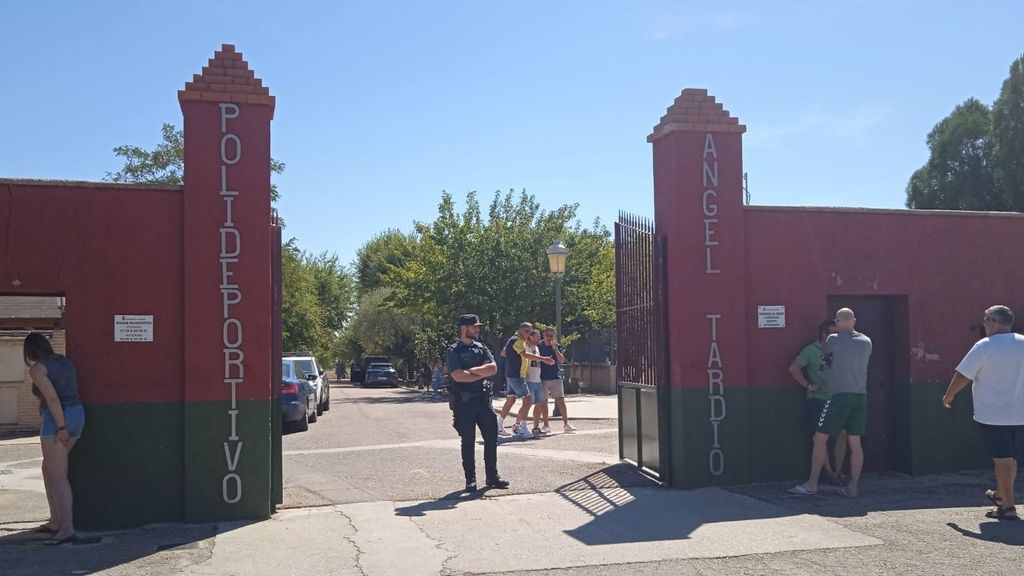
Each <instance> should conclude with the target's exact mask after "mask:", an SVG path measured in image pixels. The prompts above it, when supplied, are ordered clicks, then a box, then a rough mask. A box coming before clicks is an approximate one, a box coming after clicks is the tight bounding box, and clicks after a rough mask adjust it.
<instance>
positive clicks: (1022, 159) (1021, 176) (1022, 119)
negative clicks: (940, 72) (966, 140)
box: [992, 56, 1024, 212]
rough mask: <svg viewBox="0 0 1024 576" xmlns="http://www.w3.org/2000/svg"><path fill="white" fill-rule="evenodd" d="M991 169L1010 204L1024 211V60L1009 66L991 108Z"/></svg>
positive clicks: (1019, 210) (1017, 209) (1023, 58)
mask: <svg viewBox="0 0 1024 576" xmlns="http://www.w3.org/2000/svg"><path fill="white" fill-rule="evenodd" d="M992 165H993V172H994V176H995V179H996V183H997V186H998V187H999V189H1000V190H1001V191H1002V193H1003V195H1004V196H1005V198H1006V201H1007V202H1008V204H1009V205H1010V206H1012V207H1013V209H1014V210H1016V211H1018V212H1021V211H1024V56H1021V57H1020V58H1018V59H1016V60H1015V61H1014V62H1013V64H1011V65H1010V76H1009V78H1007V79H1006V81H1004V82H1003V88H1002V90H1001V91H1000V92H999V98H997V99H996V101H995V104H993V105H992Z"/></svg>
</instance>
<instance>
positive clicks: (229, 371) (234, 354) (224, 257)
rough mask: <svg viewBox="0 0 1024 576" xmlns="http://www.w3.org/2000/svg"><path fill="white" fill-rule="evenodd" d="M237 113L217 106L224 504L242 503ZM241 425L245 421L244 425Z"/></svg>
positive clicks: (230, 107) (235, 108)
mask: <svg viewBox="0 0 1024 576" xmlns="http://www.w3.org/2000/svg"><path fill="white" fill-rule="evenodd" d="M239 114H240V110H239V108H238V106H237V105H235V104H231V103H229V102H228V103H224V102H222V103H221V104H220V132H221V138H220V161H221V166H220V197H221V198H222V199H223V200H224V223H223V224H221V225H220V226H218V229H217V232H218V233H219V235H220V246H219V248H220V251H219V253H218V254H217V256H218V258H219V262H220V294H221V304H222V306H221V311H222V312H223V315H222V317H223V324H222V325H221V344H222V345H223V353H224V384H225V385H227V386H228V387H229V388H230V398H231V404H230V407H229V408H228V414H227V415H228V424H229V425H230V428H229V432H228V437H227V441H226V442H224V461H225V462H224V464H225V467H226V468H227V471H226V473H225V474H224V477H223V478H222V479H221V497H222V498H223V499H224V502H225V503H227V504H237V503H238V502H239V501H241V500H242V477H241V476H240V475H239V474H238V462H239V460H240V459H241V457H242V445H243V444H244V442H242V440H241V438H240V437H239V435H238V415H239V413H240V411H239V410H238V386H239V385H242V386H244V385H245V364H244V362H245V352H243V351H242V341H243V337H242V334H243V330H242V321H241V320H240V319H238V318H236V317H234V316H232V310H231V307H232V306H236V305H238V304H240V303H241V302H242V288H241V286H240V285H239V284H238V281H237V280H236V279H234V278H233V276H234V275H235V271H234V270H233V267H234V265H235V264H238V259H239V258H240V257H241V255H242V234H241V233H240V232H239V230H238V228H236V227H235V222H234V220H235V219H234V213H233V203H234V200H235V198H236V197H237V196H238V191H236V190H232V189H231V187H230V186H228V166H234V165H235V164H237V163H238V161H239V160H241V159H242V140H241V139H240V138H239V137H238V136H236V135H235V134H232V133H230V132H228V120H234V119H235V118H238V116H239ZM243 422H244V421H243Z"/></svg>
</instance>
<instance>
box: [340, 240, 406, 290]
mask: <svg viewBox="0 0 1024 576" xmlns="http://www.w3.org/2000/svg"><path fill="white" fill-rule="evenodd" d="M415 249H416V238H415V237H414V236H412V235H411V234H405V233H403V232H401V231H399V230H394V229H389V230H385V231H384V232H381V233H379V234H377V235H376V236H374V237H373V238H372V239H370V241H368V242H367V243H366V244H363V246H362V247H361V248H359V251H358V252H357V253H356V262H355V266H354V267H355V276H356V282H357V286H358V292H359V294H360V295H362V294H366V293H367V292H371V291H373V290H376V289H377V288H381V287H383V286H386V285H387V279H388V278H387V277H388V274H390V273H391V271H393V270H396V269H398V268H401V267H402V266H403V265H404V264H405V262H406V261H407V260H408V259H409V258H410V257H411V256H412V253H413V251H414V250H415Z"/></svg>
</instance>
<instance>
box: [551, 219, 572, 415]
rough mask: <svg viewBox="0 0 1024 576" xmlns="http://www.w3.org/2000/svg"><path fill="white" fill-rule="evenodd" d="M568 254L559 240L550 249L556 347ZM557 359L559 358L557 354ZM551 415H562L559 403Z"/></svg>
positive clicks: (558, 336)
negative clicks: (553, 280) (553, 278)
mask: <svg viewBox="0 0 1024 576" xmlns="http://www.w3.org/2000/svg"><path fill="white" fill-rule="evenodd" d="M568 253H569V250H567V249H566V248H565V246H564V245H563V244H562V241H561V240H558V239H555V241H554V242H552V243H551V246H549V247H548V266H550V267H551V274H552V275H553V276H554V277H555V346H558V343H559V342H561V341H562V277H563V276H565V255H566V254H568ZM555 357H556V358H557V354H556V355H555ZM551 415H552V416H554V417H556V418H557V417H559V416H561V415H562V414H561V413H560V412H559V410H558V403H555V409H554V410H552V412H551Z"/></svg>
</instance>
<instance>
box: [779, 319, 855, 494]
mask: <svg viewBox="0 0 1024 576" xmlns="http://www.w3.org/2000/svg"><path fill="white" fill-rule="evenodd" d="M835 330H836V323H835V322H834V321H832V320H825V321H824V322H822V323H821V324H819V325H818V339H817V340H815V341H814V342H811V343H810V344H808V345H807V346H804V349H803V350H801V351H800V354H798V355H797V357H796V358H794V359H793V362H792V363H790V365H789V373H790V375H792V376H793V379H794V380H796V382H797V384H799V385H801V386H803V387H804V388H806V389H807V403H806V410H805V414H806V415H807V423H808V426H809V427H810V430H811V443H812V445H813V443H814V433H815V432H817V430H818V420H820V419H821V413H822V411H824V409H825V403H826V402H828V400H829V399H830V398H831V397H832V394H831V391H830V389H829V385H828V377H829V371H828V366H826V365H825V341H826V340H827V339H828V337H829V335H830V334H833V333H835ZM832 458H833V459H834V460H835V467H833V465H832V463H830V462H829V459H828V458H826V459H825V474H826V475H827V478H829V479H830V480H831V481H832V483H833V484H837V485H840V486H842V485H844V484H845V481H844V480H843V477H842V470H843V460H845V459H846V431H845V430H844V431H842V432H840V433H839V435H838V436H837V437H836V439H835V446H834V447H833V449H832Z"/></svg>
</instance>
